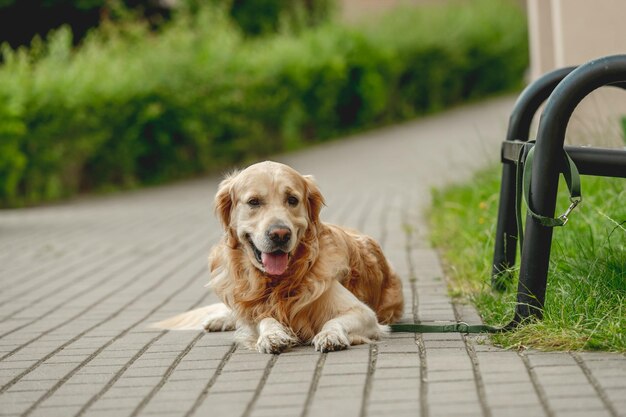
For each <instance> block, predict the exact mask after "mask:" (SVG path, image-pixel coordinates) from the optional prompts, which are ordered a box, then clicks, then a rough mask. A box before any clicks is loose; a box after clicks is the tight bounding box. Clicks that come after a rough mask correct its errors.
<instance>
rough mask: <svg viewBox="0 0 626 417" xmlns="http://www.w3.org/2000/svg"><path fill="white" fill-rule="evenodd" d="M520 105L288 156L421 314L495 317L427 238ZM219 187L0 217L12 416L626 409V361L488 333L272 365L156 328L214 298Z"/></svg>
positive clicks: (202, 338) (411, 315)
mask: <svg viewBox="0 0 626 417" xmlns="http://www.w3.org/2000/svg"><path fill="white" fill-rule="evenodd" d="M512 104H513V99H512V98H501V99H495V100H491V101H487V102H485V103H481V104H476V105H472V106H465V107H462V108H458V109H455V110H452V111H449V112H446V113H443V114H440V115H436V116H431V117H428V118H423V119H421V120H418V121H415V122H411V123H407V124H404V125H400V126H395V127H390V128H386V129H383V130H378V131H374V132H369V133H365V134H362V135H358V136H355V137H352V138H347V139H345V140H342V141H336V142H331V143H328V144H325V145H322V146H317V147H314V148H312V149H308V150H306V151H304V152H301V153H297V154H290V155H285V156H280V157H277V158H276V159H278V160H280V161H284V162H287V163H289V164H291V165H292V166H294V167H295V168H296V169H298V170H299V171H301V172H303V173H310V174H314V175H315V176H316V178H317V180H318V183H319V184H320V187H321V189H322V191H323V192H324V194H325V196H326V197H327V200H328V207H326V208H325V209H324V210H323V215H322V217H323V218H324V219H325V220H326V221H330V222H334V223H339V224H343V225H347V226H352V227H356V228H358V229H360V230H362V231H364V232H366V233H368V234H370V235H372V236H374V237H375V238H377V239H378V240H379V241H380V242H381V244H382V245H383V247H384V249H385V252H386V254H387V256H388V257H389V258H390V260H391V262H392V263H393V264H394V266H395V268H396V269H397V271H398V272H399V274H400V275H401V276H402V278H403V280H404V291H405V295H406V298H407V300H408V302H407V305H406V313H405V316H406V317H405V318H406V319H407V320H412V319H416V320H421V321H449V320H455V319H463V320H465V321H468V322H479V321H480V318H479V316H478V315H477V313H476V312H475V311H474V310H473V308H471V307H470V306H467V305H455V304H453V303H452V302H451V300H450V298H449V297H448V295H447V292H446V289H445V282H444V278H445V277H444V273H443V271H442V269H441V265H440V260H439V258H438V256H437V254H436V252H435V251H434V250H433V249H432V248H430V246H429V244H428V241H427V227H426V225H425V223H424V219H423V215H424V211H425V209H426V208H427V207H428V205H429V202H430V191H429V190H430V188H431V187H433V186H440V185H442V184H445V183H448V182H450V181H455V180H463V179H466V178H467V177H468V175H469V174H470V173H471V172H472V171H474V170H475V169H476V168H478V167H480V166H483V165H485V164H486V163H488V162H489V161H493V160H497V158H498V154H499V142H500V140H501V138H503V137H504V132H505V129H506V123H507V119H508V112H509V111H510V109H511V108H512ZM218 181H219V179H218V178H205V179H198V180H195V181H189V182H184V183H180V184H175V185H171V186H165V187H158V188H152V189H145V190H141V191H135V192H129V193H123V194H117V195H113V196H104V197H86V198H79V199H76V200H74V201H70V202H65V203H62V204H58V205H51V206H47V207H39V208H30V209H20V210H5V211H2V212H0V279H1V281H0V282H1V287H0V416H7V417H8V416H46V417H54V416H63V417H65V416H203V415H209V416H212V417H216V416H244V417H253V416H255V417H256V416H258V417H262V416H272V417H279V416H311V417H313V416H324V417H332V416H342V417H347V416H387V415H389V416H405V415H406V416H409V415H410V416H416V415H419V416H430V417H437V416H485V417H491V416H493V417H496V416H528V415H532V416H548V417H553V416H579V415H580V416H583V415H584V416H613V417H614V416H626V358H625V357H624V356H623V355H619V354H609V353H599V352H595V353H592V352H584V353H543V352H538V351H533V350H526V351H522V352H518V351H515V350H503V349H499V348H496V347H494V346H492V345H490V344H489V342H488V340H487V339H486V338H485V337H484V336H465V335H459V334H423V335H420V334H418V335H413V334H393V335H391V336H389V337H387V338H385V339H384V340H381V341H380V342H379V343H377V344H372V345H369V346H368V345H365V346H355V347H352V348H350V349H349V350H347V351H343V352H333V353H327V354H326V353H324V354H320V353H317V352H315V351H314V349H313V348H312V347H308V346H305V347H298V348H295V349H292V350H291V351H289V352H286V353H283V354H281V355H262V354H259V353H256V352H251V351H247V350H245V349H242V348H239V347H237V346H235V345H234V344H233V339H232V333H211V334H205V333H201V332H165V331H158V330H151V329H148V324H150V323H152V322H154V321H157V320H160V319H163V318H165V317H168V316H170V315H172V314H175V313H178V312H181V311H184V310H187V309H190V308H192V307H195V306H200V305H204V304H208V303H211V302H215V301H216V298H215V296H214V295H213V294H211V293H210V291H208V290H206V289H205V288H204V287H203V285H204V284H205V283H206V281H207V273H206V271H205V269H206V266H205V262H206V254H207V252H208V249H209V247H210V246H211V244H213V243H214V242H215V241H216V240H217V239H218V237H219V235H220V230H219V226H218V224H217V222H216V220H215V218H214V217H213V214H212V209H211V206H212V196H213V194H214V193H215V190H216V186H217V183H218Z"/></svg>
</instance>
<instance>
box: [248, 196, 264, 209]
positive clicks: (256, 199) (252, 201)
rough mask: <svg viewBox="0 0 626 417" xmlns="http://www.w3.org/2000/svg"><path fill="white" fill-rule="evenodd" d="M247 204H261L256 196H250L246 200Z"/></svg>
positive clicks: (254, 205)
mask: <svg viewBox="0 0 626 417" xmlns="http://www.w3.org/2000/svg"><path fill="white" fill-rule="evenodd" d="M248 205H249V206H250V207H259V206H260V205H261V200H259V199H258V198H256V197H252V198H251V199H250V200H248Z"/></svg>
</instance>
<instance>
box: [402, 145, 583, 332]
mask: <svg viewBox="0 0 626 417" xmlns="http://www.w3.org/2000/svg"><path fill="white" fill-rule="evenodd" d="M528 143H529V144H531V145H532V146H531V147H530V149H529V150H528V152H527V153H526V154H525V150H526V148H527V147H526V146H522V147H521V148H520V151H519V154H518V158H517V169H516V181H515V185H516V187H515V194H516V198H515V206H516V207H515V216H516V219H517V230H518V232H517V233H518V239H519V244H520V250H521V248H523V246H524V245H523V242H524V230H523V227H522V197H523V198H524V199H525V201H526V207H527V210H528V214H529V215H530V216H531V217H532V218H533V219H534V220H535V221H537V222H539V223H540V224H541V225H543V226H545V227H557V226H565V224H567V221H568V220H569V218H568V216H569V215H570V213H571V212H572V210H574V209H575V208H576V206H578V204H579V203H580V202H581V201H582V194H581V186H580V174H579V172H578V168H576V165H575V164H574V161H572V158H570V157H569V155H568V154H567V152H565V150H563V164H562V170H561V173H562V174H563V176H564V177H565V182H566V184H567V188H568V190H569V195H570V197H569V199H570V205H569V207H568V208H567V210H566V211H565V213H563V214H562V215H560V216H559V217H557V218H552V217H546V216H542V215H540V214H538V213H536V212H534V211H533V209H532V204H531V201H530V183H531V173H532V166H533V158H534V151H535V147H534V143H535V142H534V141H529V142H528ZM524 156H525V158H524ZM522 165H523V166H524V168H523V170H522ZM390 327H391V331H392V332H394V333H395V332H404V333H466V334H468V333H502V332H506V331H508V330H509V329H511V328H512V326H511V325H507V326H505V327H494V326H489V325H486V324H467V323H465V322H456V323H444V324H423V323H396V324H392V325H391V326H390Z"/></svg>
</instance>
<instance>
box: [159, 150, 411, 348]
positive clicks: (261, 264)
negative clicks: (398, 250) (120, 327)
mask: <svg viewBox="0 0 626 417" xmlns="http://www.w3.org/2000/svg"><path fill="white" fill-rule="evenodd" d="M323 205H324V198H323V197H322V194H321V193H320V190H319V189H318V187H317V185H316V184H315V182H314V181H313V179H312V178H311V177H309V176H303V175H300V174H299V173H297V172H296V171H295V170H293V169H292V168H290V167H288V166H286V165H282V164H278V163H274V162H263V163H259V164H255V165H252V166H251V167H249V168H247V169H245V170H243V171H241V172H236V173H233V174H232V175H229V176H227V177H226V178H225V179H224V180H223V181H222V183H221V184H220V187H219V190H218V192H217V195H216V197H215V207H216V213H217V215H218V217H219V219H220V221H221V222H222V224H223V226H224V229H225V234H224V237H223V239H222V240H221V241H220V242H219V243H218V244H217V245H216V246H215V247H213V249H212V250H211V253H210V256H209V270H210V273H211V281H210V286H211V287H212V289H213V290H214V291H215V293H216V294H217V296H218V297H219V298H220V299H221V300H222V302H223V305H221V304H220V305H213V306H209V307H205V308H203V309H198V310H195V312H189V313H184V314H182V315H179V316H177V317H174V318H172V319H169V320H166V321H164V322H161V323H159V324H158V325H157V326H158V327H160V328H174V329H185V328H196V327H195V326H198V324H199V323H202V325H203V326H204V328H206V329H207V330H209V331H214V330H229V329H233V328H234V327H235V325H236V327H237V328H238V337H239V339H240V340H241V341H242V342H243V343H244V344H246V345H247V346H251V347H252V346H254V347H256V348H257V349H258V350H259V351H261V352H270V353H275V352H280V351H282V350H283V349H285V348H287V347H289V346H293V345H295V344H300V343H313V344H314V345H315V347H316V349H318V350H321V351H329V350H336V349H343V348H346V347H347V346H348V345H349V344H357V343H364V342H369V341H370V340H372V339H377V338H379V337H380V335H381V334H384V333H385V331H386V326H381V325H379V324H378V323H381V324H388V323H392V322H394V321H397V320H398V319H399V318H400V316H401V315H402V311H403V297H402V286H401V283H400V280H399V278H398V277H397V275H396V274H395V273H394V272H393V270H392V269H391V267H390V266H389V264H388V262H387V260H386V258H385V256H384V255H383V253H382V250H381V248H380V246H379V245H378V244H377V243H376V242H375V241H374V240H373V239H372V238H370V237H368V236H365V235H362V234H359V233H357V232H355V231H350V230H347V229H344V228H342V227H339V226H335V225H330V224H325V223H323V222H322V221H320V219H319V213H320V210H321V208H322V206H323ZM276 225H279V226H276ZM275 227H281V228H282V230H284V231H289V232H290V233H289V235H290V236H291V237H290V238H289V239H286V238H285V239H280V238H283V237H285V236H280V238H279V237H277V236H276V235H272V234H271V233H270V232H268V231H272V230H274V229H273V228H275ZM270 235H271V236H273V238H270V237H268V236H270ZM277 241H278V242H280V245H278V244H277V243H276V242H277ZM277 248H278V249H280V250H277ZM255 252H256V254H255ZM269 252H272V253H275V254H278V255H276V259H278V260H277V261H276V262H277V263H278V264H279V267H278V268H280V267H282V266H284V267H285V268H286V269H284V272H282V269H281V270H279V271H281V273H280V275H272V274H270V273H268V270H272V271H273V270H274V269H276V268H277V267H276V266H274V267H272V266H270V263H269V262H270V261H267V264H266V258H267V257H272V255H268V254H267V253H269ZM286 259H287V261H285V260H286ZM285 262H287V263H286V266H285V265H284V264H285Z"/></svg>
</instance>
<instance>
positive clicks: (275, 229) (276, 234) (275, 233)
mask: <svg viewBox="0 0 626 417" xmlns="http://www.w3.org/2000/svg"><path fill="white" fill-rule="evenodd" d="M267 236H268V237H269V238H270V240H271V241H272V242H274V243H278V244H285V243H287V242H289V239H291V230H290V229H289V228H288V227H287V226H285V225H283V224H278V225H274V226H270V228H269V230H268V231H267Z"/></svg>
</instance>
